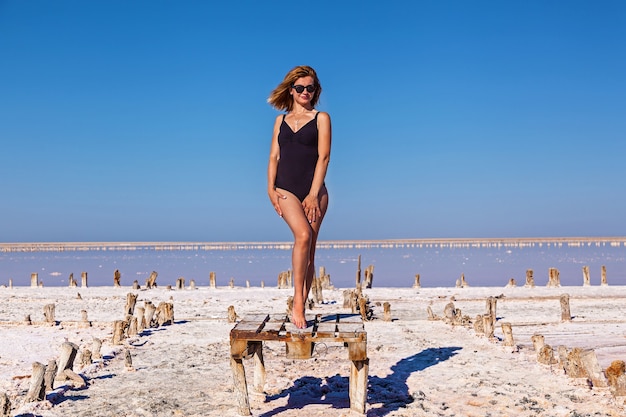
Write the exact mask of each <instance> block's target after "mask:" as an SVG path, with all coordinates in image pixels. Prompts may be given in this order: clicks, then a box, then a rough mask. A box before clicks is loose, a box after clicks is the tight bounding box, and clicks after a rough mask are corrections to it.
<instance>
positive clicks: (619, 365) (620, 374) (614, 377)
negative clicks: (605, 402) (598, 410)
mask: <svg viewBox="0 0 626 417" xmlns="http://www.w3.org/2000/svg"><path fill="white" fill-rule="evenodd" d="M625 372H626V363H624V361H622V360H616V361H613V362H611V365H610V366H609V367H608V368H606V371H605V373H606V377H607V379H608V384H609V388H610V389H611V393H612V394H613V396H615V397H623V396H626V374H625Z"/></svg>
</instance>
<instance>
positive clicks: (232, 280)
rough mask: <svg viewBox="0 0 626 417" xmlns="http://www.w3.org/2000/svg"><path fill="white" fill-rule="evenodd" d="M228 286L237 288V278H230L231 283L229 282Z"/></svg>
mask: <svg viewBox="0 0 626 417" xmlns="http://www.w3.org/2000/svg"><path fill="white" fill-rule="evenodd" d="M228 286H229V287H230V288H235V278H233V277H230V281H229V282H228Z"/></svg>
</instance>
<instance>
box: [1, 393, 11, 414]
mask: <svg viewBox="0 0 626 417" xmlns="http://www.w3.org/2000/svg"><path fill="white" fill-rule="evenodd" d="M0 417H11V400H10V399H9V396H8V395H7V394H6V393H4V392H3V393H0Z"/></svg>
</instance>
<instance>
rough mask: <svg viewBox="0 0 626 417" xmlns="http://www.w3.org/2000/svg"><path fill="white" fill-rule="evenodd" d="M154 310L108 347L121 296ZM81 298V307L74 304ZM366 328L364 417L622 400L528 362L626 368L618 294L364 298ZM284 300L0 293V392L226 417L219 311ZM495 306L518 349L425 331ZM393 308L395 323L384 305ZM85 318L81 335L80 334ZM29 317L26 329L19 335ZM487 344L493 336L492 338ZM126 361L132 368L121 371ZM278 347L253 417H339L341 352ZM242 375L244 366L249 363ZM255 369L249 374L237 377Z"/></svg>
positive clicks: (198, 294)
mask: <svg viewBox="0 0 626 417" xmlns="http://www.w3.org/2000/svg"><path fill="white" fill-rule="evenodd" d="M128 292H135V293H137V294H138V305H142V304H143V301H144V300H150V301H152V302H153V303H155V304H158V303H159V302H160V301H170V300H172V301H173V303H174V314H175V324H174V325H171V326H164V327H160V328H158V329H152V330H149V331H146V332H144V333H143V334H142V335H140V336H137V337H134V338H131V339H128V340H126V341H125V342H124V344H123V345H122V346H112V345H111V344H110V338H111V333H112V325H111V323H112V321H113V320H119V319H122V318H123V310H124V305H125V302H126V294H127V293H128ZM77 293H80V295H81V299H79V298H78V297H77ZM365 293H366V295H367V296H368V297H369V298H370V301H371V305H372V306H373V307H374V311H375V316H376V317H378V318H379V319H375V320H373V321H371V322H368V323H366V325H365V327H366V330H367V332H368V356H369V358H370V374H369V390H368V404H367V415H368V416H459V417H461V416H463V417H469V416H481V417H482V416H494V417H495V416H570V417H574V416H594V417H595V416H622V415H626V409H625V408H624V406H623V404H624V401H623V400H624V399H623V398H617V399H616V398H614V397H613V396H612V395H611V394H610V392H609V390H608V389H607V388H598V387H593V388H590V387H589V385H588V383H587V381H586V380H573V379H570V378H568V377H567V376H565V375H564V373H563V371H562V370H561V369H560V368H559V367H558V365H552V366H546V365H541V364H538V363H537V361H536V354H535V352H534V351H533V348H532V343H531V340H530V336H531V335H533V334H534V333H537V332H538V333H541V334H543V335H544V336H545V341H546V343H548V344H550V345H552V346H554V347H555V348H556V346H558V345H566V346H568V347H575V346H578V347H584V348H594V349H596V352H597V354H598V358H599V361H600V364H601V365H602V367H603V368H606V367H607V366H608V365H609V364H610V363H611V361H613V360H615V359H626V338H625V335H626V320H625V319H624V317H626V314H625V313H626V287H567V288H556V289H549V288H545V287H537V288H523V287H518V288H462V289H458V288H423V289H403V288H374V289H371V290H365ZM563 293H568V294H569V295H570V297H571V299H570V305H571V313H572V316H573V317H574V319H573V320H572V322H569V323H563V322H561V320H560V318H561V312H560V305H559V296H560V295H561V294H563ZM288 295H290V291H289V290H278V289H272V288H264V289H261V288H234V289H230V288H217V289H209V288H199V289H196V290H189V289H187V290H180V291H175V290H174V291H168V290H166V289H161V288H159V289H154V290H148V291H133V290H131V289H130V288H110V287H108V288H107V287H97V288H74V289H69V288H58V287H56V288H23V287H21V288H12V289H10V288H0V392H6V393H7V394H8V395H9V396H10V398H11V401H12V403H13V410H12V415H13V416H18V415H19V416H42V417H44V416H45V417H48V416H94V417H96V416H97V417H100V416H116V417H119V416H127V417H130V416H187V417H190V416H220V417H227V416H236V415H237V406H236V405H237V403H236V399H235V395H234V391H233V386H232V376H231V371H230V363H229V356H228V355H229V331H230V329H231V328H232V326H233V324H230V323H228V322H227V308H228V306H229V305H233V306H235V309H236V311H237V314H238V315H239V316H245V315H246V314H259V313H267V312H271V313H281V312H284V310H285V300H286V298H287V296H288ZM489 296H499V298H498V304H497V316H498V321H499V322H510V323H512V325H513V335H514V337H515V340H516V343H517V344H518V346H519V350H518V349H514V348H511V347H504V346H503V345H502V343H498V342H492V341H488V340H487V339H486V338H485V337H481V336H478V335H476V334H475V333H474V330H473V329H471V328H465V327H458V326H457V327H453V326H451V325H449V324H445V323H443V322H442V321H428V320H427V312H426V309H427V307H428V306H430V307H431V308H432V310H433V312H434V313H435V314H437V315H440V316H441V315H442V313H443V309H444V306H445V305H446V304H447V303H448V302H449V301H450V299H451V297H454V299H455V301H454V303H455V306H456V307H457V308H460V309H461V310H462V312H463V314H464V315H465V314H466V315H468V316H470V317H471V318H474V317H475V316H476V315H477V314H483V313H484V312H485V299H486V298H487V297H489ZM324 298H325V300H326V303H325V304H324V305H322V306H320V307H318V308H316V309H315V310H314V312H315V313H335V312H349V311H347V310H344V309H343V308H342V304H343V295H342V291H341V290H334V291H325V292H324ZM385 301H388V302H390V303H391V309H392V314H393V317H394V321H393V322H384V321H382V320H381V318H382V307H380V306H378V304H382V303H383V302H385ZM49 303H54V304H55V305H56V320H57V322H58V324H57V325H56V326H49V325H45V324H43V313H42V312H43V306H44V305H46V304H49ZM81 310H86V311H87V312H88V318H89V320H90V321H92V326H91V327H89V328H82V327H80V326H79V325H78V322H79V321H80V318H81V316H80V311H81ZM27 314H30V315H31V318H32V320H33V322H34V324H33V325H31V326H26V325H24V324H22V322H23V319H24V317H25V316H26V315H27ZM496 335H497V336H500V337H502V333H501V331H500V327H499V326H498V328H497V331H496ZM94 337H98V338H101V339H103V340H105V343H104V344H103V347H102V353H103V354H104V360H103V361H98V362H95V363H94V364H92V365H90V366H88V367H87V368H84V369H81V368H80V367H79V366H75V367H74V370H75V371H77V372H79V373H80V374H81V375H83V376H84V378H85V379H86V380H87V382H88V386H87V388H84V389H80V390H75V389H73V388H71V386H70V385H62V386H60V387H58V388H57V389H56V390H55V391H54V392H52V393H48V394H47V400H46V401H43V402H39V403H25V402H24V401H25V396H26V391H27V390H28V387H29V382H30V380H29V376H30V374H31V369H32V368H31V366H32V363H33V362H35V361H38V362H41V363H44V364H46V363H48V360H49V359H53V358H56V357H57V356H58V354H59V347H60V345H61V343H63V342H64V341H66V340H67V341H70V342H73V343H75V344H77V345H79V346H80V347H81V348H90V347H91V344H92V339H93V338H94ZM124 349H130V351H131V354H132V358H133V366H134V370H133V371H129V370H127V369H126V367H125V362H124V355H123V352H124ZM284 351H285V347H284V346H283V345H281V344H279V343H272V342H269V343H265V345H264V353H265V361H266V369H267V383H266V387H265V391H266V395H265V396H264V397H261V396H258V395H256V396H254V395H251V404H252V412H253V415H255V416H263V417H270V416H281V417H282V416H298V417H305V416H347V415H351V414H350V411H349V401H348V371H349V361H348V360H347V351H346V349H344V348H343V346H332V345H328V346H326V345H318V346H317V349H316V352H315V354H314V358H313V359H309V360H288V359H286V358H285V355H284ZM246 364H247V365H251V364H248V363H246ZM252 370H253V366H247V371H248V377H251V376H252V375H251V374H252Z"/></svg>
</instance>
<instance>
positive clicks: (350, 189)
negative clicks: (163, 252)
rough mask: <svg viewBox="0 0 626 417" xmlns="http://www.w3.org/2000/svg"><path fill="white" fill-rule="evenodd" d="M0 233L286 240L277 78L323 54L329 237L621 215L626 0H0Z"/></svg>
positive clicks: (618, 231) (508, 231)
mask: <svg viewBox="0 0 626 417" xmlns="http://www.w3.org/2000/svg"><path fill="white" fill-rule="evenodd" d="M0 57H2V58H1V60H0V144H1V148H0V175H1V177H2V180H1V181H0V241H2V242H27V241H282V240H289V239H290V233H289V231H288V229H287V227H286V225H284V223H283V221H282V220H281V219H280V218H278V216H276V214H275V212H274V211H273V209H272V207H271V205H270V203H269V200H268V198H267V195H266V166H267V158H268V152H269V144H270V138H271V131H272V126H273V119H274V117H275V115H276V114H277V113H276V111H275V110H273V109H272V108H271V107H269V105H267V103H266V98H267V96H268V94H269V92H270V91H271V90H272V89H273V88H274V87H275V86H276V85H277V84H278V83H279V82H280V81H281V79H282V77H283V76H284V74H285V73H286V72H287V71H288V70H289V69H291V68H292V67H293V66H295V65H302V64H306V65H311V66H313V67H314V68H316V70H317V71H318V75H319V76H320V79H321V82H322V86H323V93H322V97H321V101H320V103H319V106H318V108H319V109H320V110H323V111H327V112H329V113H330V115H331V118H332V121H333V148H332V154H331V164H330V167H329V172H328V176H327V185H328V188H329V192H330V198H331V203H330V208H329V212H328V215H327V218H326V220H325V224H324V226H323V227H322V233H321V236H320V239H322V240H337V239H394V238H439V237H533V236H538V237H542V236H622V235H626V221H624V213H626V192H625V191H626V186H625V185H624V179H625V178H626V158H625V157H626V145H625V144H624V142H625V141H624V138H625V136H626V117H625V116H626V77H625V76H624V74H626V2H623V1H602V2H591V1H575V0H574V1H471V2H470V1H396V2H394V1H390V2H368V1H358V2H357V1H333V2H330V1H316V2H310V3H303V2H300V3H294V2H279V1H239V2H220V3H217V2H209V1H179V2H173V1H158V0H156V1H155V0H150V1H132V2H127V1H112V0H107V1H63V0H59V1H47V0H46V1H37V0H29V1H18V0H11V1H7V0H4V1H2V0H0Z"/></svg>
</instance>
